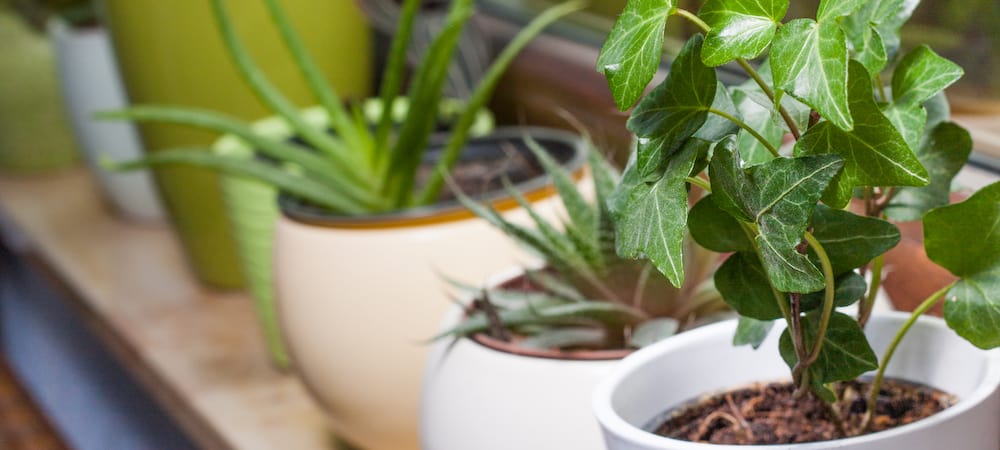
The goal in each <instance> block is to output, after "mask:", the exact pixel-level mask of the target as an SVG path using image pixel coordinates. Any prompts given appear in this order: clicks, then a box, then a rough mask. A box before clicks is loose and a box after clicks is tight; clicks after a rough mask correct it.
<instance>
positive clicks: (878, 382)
mask: <svg viewBox="0 0 1000 450" xmlns="http://www.w3.org/2000/svg"><path fill="white" fill-rule="evenodd" d="M954 286H955V282H952V283H950V284H948V285H947V286H945V287H943V288H941V289H940V290H938V291H937V292H935V293H933V294H931V296H930V297H927V299H926V300H924V302H923V303H921V304H920V306H917V308H916V309H914V310H913V314H910V317H909V319H907V320H906V323H904V324H903V326H902V327H901V328H900V329H899V331H897V332H896V336H895V337H893V338H892V342H891V343H889V347H888V348H887V349H886V350H885V355H884V356H883V357H882V364H881V365H879V368H878V372H877V373H876V374H875V380H874V381H873V382H872V390H871V392H870V393H869V394H868V411H867V412H866V413H865V419H864V421H863V422H862V423H861V432H864V431H865V430H867V429H868V427H869V426H870V425H871V420H872V416H873V415H874V412H875V406H876V402H877V401H878V393H879V391H880V390H881V389H882V379H883V378H884V377H885V370H886V368H887V367H889V361H890V360H891V359H892V355H893V354H894V353H895V352H896V347H898V346H899V343H900V342H901V341H902V340H903V337H904V336H906V333H907V332H908V331H910V328H911V327H912V326H913V324H914V323H916V322H917V319H919V318H920V316H922V315H924V313H926V312H927V311H928V310H929V309H931V308H932V307H934V305H935V304H936V303H937V302H938V301H940V300H941V299H942V298H944V295H945V294H947V293H948V291H949V290H951V288H952V287H954Z"/></svg>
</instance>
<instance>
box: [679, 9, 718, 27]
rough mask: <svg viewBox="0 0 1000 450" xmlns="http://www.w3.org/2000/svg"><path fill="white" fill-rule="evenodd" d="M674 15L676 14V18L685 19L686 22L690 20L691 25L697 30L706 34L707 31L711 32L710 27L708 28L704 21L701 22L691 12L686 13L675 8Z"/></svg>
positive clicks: (686, 11)
mask: <svg viewBox="0 0 1000 450" xmlns="http://www.w3.org/2000/svg"><path fill="white" fill-rule="evenodd" d="M674 14H677V15H678V16H681V17H683V18H685V19H687V20H690V21H691V23H693V24H695V25H697V26H698V28H701V31H704V32H706V33H708V32H709V31H712V27H710V26H708V24H707V23H705V21H704V20H701V18H700V17H698V16H697V15H695V14H694V13H692V12H691V11H688V10H686V9H683V8H677V9H675V10H674Z"/></svg>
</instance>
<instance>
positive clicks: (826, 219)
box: [810, 205, 900, 275]
mask: <svg viewBox="0 0 1000 450" xmlns="http://www.w3.org/2000/svg"><path fill="white" fill-rule="evenodd" d="M812 225H813V236H815V237H816V240H818V241H819V242H820V244H822V245H823V248H824V249H825V250H826V253H827V256H829V257H830V264H831V265H832V266H833V273H834V274H836V275H840V274H842V273H845V272H848V271H851V270H853V269H855V268H858V267H860V266H862V265H864V264H866V263H867V262H869V261H871V260H872V259H874V258H875V257H876V256H878V255H881V254H883V253H885V252H886V251H888V250H889V249H891V248H893V247H895V246H896V244H897V243H899V238H900V235H899V229H898V228H896V226H895V225H893V224H891V223H889V222H886V221H884V220H881V219H877V218H875V217H865V216H859V215H857V214H854V213H851V212H848V211H844V210H840V209H832V208H829V207H827V206H825V205H818V206H817V207H816V211H814V212H813V216H812ZM810 255H813V256H815V254H814V253H812V249H810ZM816 260H817V261H818V259H816Z"/></svg>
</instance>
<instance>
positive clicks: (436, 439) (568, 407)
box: [420, 271, 628, 450]
mask: <svg viewBox="0 0 1000 450" xmlns="http://www.w3.org/2000/svg"><path fill="white" fill-rule="evenodd" d="M511 274H512V272H508V276H504V277H501V278H497V281H506V280H508V279H511V278H513V277H512V276H510V275H511ZM517 274H520V271H518V272H517ZM495 284H498V283H495ZM495 284H494V285H495ZM463 316H464V313H463V310H462V308H460V307H458V306H454V307H452V309H451V310H450V311H449V312H448V316H447V318H446V319H445V321H444V326H443V327H442V328H441V329H442V330H448V329H451V328H452V327H454V326H455V325H457V324H458V323H459V322H460V320H461V319H462V317H463ZM521 353H522V354H515V353H512V352H511V351H507V350H506V349H504V348H503V347H501V346H500V345H498V344H489V343H487V342H483V341H482V340H476V339H471V338H466V337H463V338H459V339H457V340H456V339H452V338H445V339H441V340H439V341H437V342H435V343H434V346H433V348H432V349H431V355H430V357H429V359H428V362H427V370H426V372H425V374H424V384H423V391H422V394H421V400H420V443H421V448H424V449H428V450H430V449H433V450H466V449H476V450H509V449H518V450H549V449H573V450H601V449H603V448H604V445H603V441H602V440H601V430H600V427H599V426H598V425H597V421H596V420H595V419H594V417H593V414H592V413H591V411H590V398H591V396H592V395H593V392H594V388H595V387H596V386H597V385H598V383H600V381H601V380H603V379H604V378H605V377H606V376H607V375H608V374H609V373H610V372H611V369H612V368H613V367H614V366H615V364H617V363H618V361H620V360H621V358H622V357H624V356H625V355H626V354H627V353H628V351H625V350H619V351H592V352H566V353H563V354H557V353H556V352H544V351H538V352H531V353H529V354H523V352H521Z"/></svg>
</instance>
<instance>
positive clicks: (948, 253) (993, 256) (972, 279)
mask: <svg viewBox="0 0 1000 450" xmlns="http://www.w3.org/2000/svg"><path fill="white" fill-rule="evenodd" d="M924 246H925V248H926V250H927V256H928V257H929V258H930V259H931V261H934V262H935V263H937V264H938V265H940V266H942V267H944V268H945V269H948V270H949V271H951V273H953V274H955V275H956V276H958V277H960V278H961V280H959V282H958V283H957V284H956V285H955V287H953V288H952V289H951V290H950V291H949V292H948V293H947V296H946V300H945V304H944V314H945V320H946V321H947V322H948V325H949V326H950V327H951V328H953V329H955V331H956V332H958V334H959V335H960V336H962V337H964V338H965V339H967V340H969V342H972V343H973V344H974V345H976V346H977V347H980V348H994V347H997V346H1000V326H998V324H1000V295H998V292H1000V183H993V184H991V185H989V186H987V187H985V188H983V189H980V190H979V192H977V193H975V194H973V195H972V196H971V197H969V199H967V200H965V201H964V202H961V203H956V204H953V205H949V206H942V207H940V208H937V209H934V210H932V211H930V212H928V213H927V214H926V215H925V216H924Z"/></svg>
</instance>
